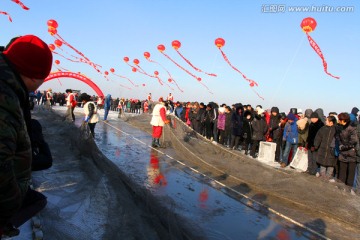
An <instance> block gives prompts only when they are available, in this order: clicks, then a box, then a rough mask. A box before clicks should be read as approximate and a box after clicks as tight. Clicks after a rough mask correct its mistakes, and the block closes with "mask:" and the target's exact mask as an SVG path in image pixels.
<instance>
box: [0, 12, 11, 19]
mask: <svg viewBox="0 0 360 240" xmlns="http://www.w3.org/2000/svg"><path fill="white" fill-rule="evenodd" d="M0 14H3V15H6V16H8V19H9V21H10V22H12V19H11V17H10V15H9V14H8V13H7V12H3V11H0Z"/></svg>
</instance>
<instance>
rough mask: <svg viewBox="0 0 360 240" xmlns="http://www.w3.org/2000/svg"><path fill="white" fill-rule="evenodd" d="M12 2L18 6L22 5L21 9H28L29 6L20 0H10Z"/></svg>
mask: <svg viewBox="0 0 360 240" xmlns="http://www.w3.org/2000/svg"><path fill="white" fill-rule="evenodd" d="M11 1H13V2H14V3H16V4H18V5H19V6H20V7H22V9H24V10H29V9H30V8H28V7H27V6H25V5H24V4H23V3H22V2H21V1H20V0H11Z"/></svg>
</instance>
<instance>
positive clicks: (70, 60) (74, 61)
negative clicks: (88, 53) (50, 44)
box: [53, 51, 80, 62]
mask: <svg viewBox="0 0 360 240" xmlns="http://www.w3.org/2000/svg"><path fill="white" fill-rule="evenodd" d="M53 53H55V54H57V55H59V56H60V57H62V58H65V59H66V60H69V61H71V62H80V61H79V60H73V59H70V58H67V57H65V56H64V55H62V54H60V53H58V52H55V51H53Z"/></svg>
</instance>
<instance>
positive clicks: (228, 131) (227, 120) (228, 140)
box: [224, 106, 232, 147]
mask: <svg viewBox="0 0 360 240" xmlns="http://www.w3.org/2000/svg"><path fill="white" fill-rule="evenodd" d="M225 115H226V117H225V136H224V142H225V146H227V147H230V143H231V130H232V127H231V126H232V125H231V116H232V111H231V108H230V107H229V106H226V107H225Z"/></svg>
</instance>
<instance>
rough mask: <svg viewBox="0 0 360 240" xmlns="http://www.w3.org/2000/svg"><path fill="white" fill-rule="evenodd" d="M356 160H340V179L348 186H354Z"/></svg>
mask: <svg viewBox="0 0 360 240" xmlns="http://www.w3.org/2000/svg"><path fill="white" fill-rule="evenodd" d="M355 168H356V162H341V161H339V174H338V177H339V180H340V181H341V182H343V183H345V184H346V185H348V186H353V184H354V177H355Z"/></svg>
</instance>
